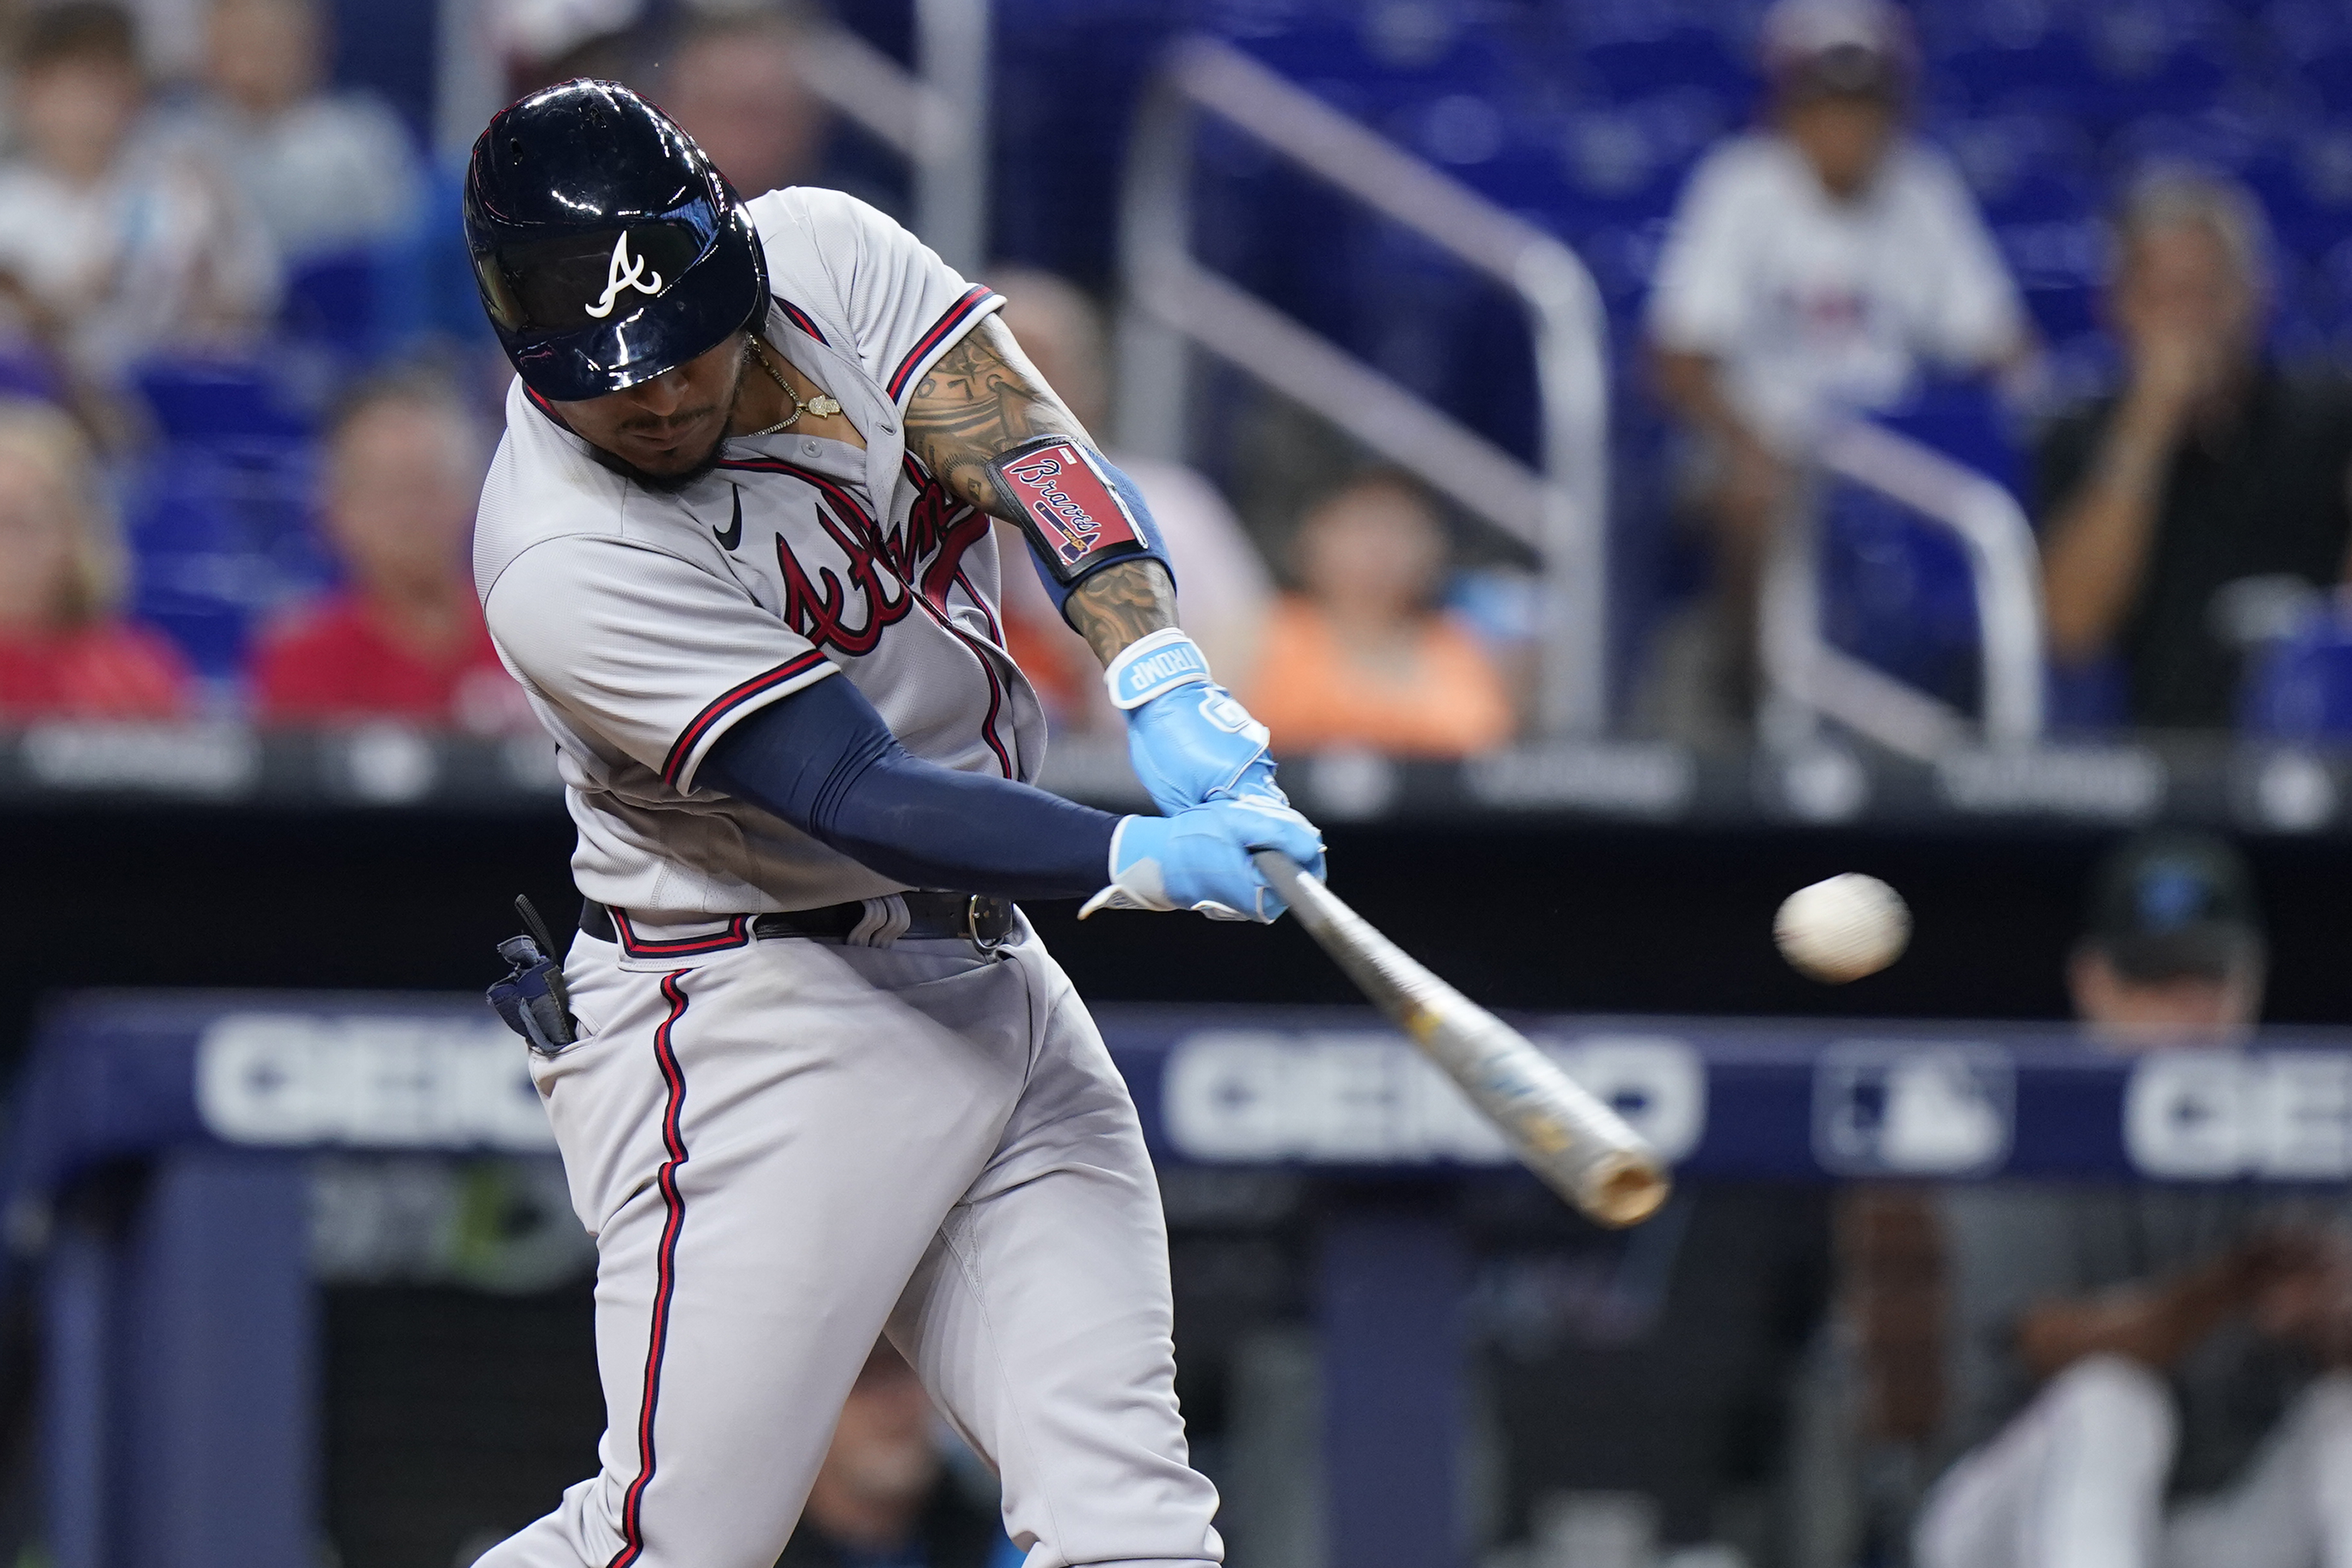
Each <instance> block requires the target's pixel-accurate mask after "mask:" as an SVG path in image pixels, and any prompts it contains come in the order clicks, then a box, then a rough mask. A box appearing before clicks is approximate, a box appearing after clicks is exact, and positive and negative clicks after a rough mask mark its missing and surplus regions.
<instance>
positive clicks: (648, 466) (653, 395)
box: [555, 332, 744, 490]
mask: <svg viewBox="0 0 2352 1568" xmlns="http://www.w3.org/2000/svg"><path fill="white" fill-rule="evenodd" d="M743 359H744V354H743V334H741V333H740V332H738V333H735V334H734V335H732V336H731V337H730V338H728V340H726V341H725V342H723V343H720V344H719V346H718V347H717V348H715V349H713V350H710V351H709V353H706V354H703V355H701V356H699V357H698V358H696V359H691V360H688V361H687V362H686V363H684V364H682V365H680V366H678V367H677V369H676V370H674V371H664V372H662V373H661V374H660V375H657V376H656V377H655V378H654V379H653V380H651V381H649V382H638V383H637V384H636V385H635V386H633V387H630V388H628V389H626V390H625V391H623V392H607V393H606V394H605V395H604V396H603V397H593V398H590V399H588V400H587V401H586V402H560V403H557V404H556V405H555V406H556V408H557V409H558V410H559V411H560V412H561V413H562V415H563V423H566V424H568V425H570V426H571V427H572V430H573V431H574V432H576V433H577V434H579V436H580V438H581V439H582V440H583V441H585V442H587V443H588V444H590V445H592V446H594V447H597V448H600V449H601V450H603V451H604V453H606V454H607V455H611V456H613V457H614V458H617V459H618V460H619V461H620V463H621V465H622V466H623V467H625V469H627V471H628V473H629V476H630V477H632V478H634V479H635V480H637V481H638V482H639V483H640V484H644V485H649V486H653V487H654V488H655V489H656V490H676V489H682V488H684V487H685V486H688V485H690V484H692V483H693V482H694V481H695V480H697V479H698V478H700V477H701V476H703V475H705V474H708V473H709V472H710V470H711V469H712V468H713V467H714V466H715V465H717V464H718V462H719V447H720V445H721V444H724V443H725V441H726V440H727V422H728V421H729V420H730V419H731V418H732V417H733V416H734V413H735V394H736V392H738V391H739V390H740V388H741V386H742V384H743Z"/></svg>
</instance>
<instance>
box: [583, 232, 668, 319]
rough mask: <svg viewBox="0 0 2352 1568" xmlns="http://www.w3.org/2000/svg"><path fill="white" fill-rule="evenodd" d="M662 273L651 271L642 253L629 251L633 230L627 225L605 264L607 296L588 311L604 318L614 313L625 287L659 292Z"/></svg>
mask: <svg viewBox="0 0 2352 1568" xmlns="http://www.w3.org/2000/svg"><path fill="white" fill-rule="evenodd" d="M661 287H662V276H661V274H660V273H658V272H648V271H647V270H646V264H645V260H644V258H643V257H641V256H631V255H630V254H629V231H628V230H626V229H623V230H622V231H621V237H620V238H618V239H616V240H614V242H613V259H612V261H611V262H610V264H608V265H607V266H606V267H605V268H604V298H602V299H599V300H598V301H596V303H595V304H593V305H591V306H589V307H588V308H587V310H588V314H589V315H591V316H593V317H595V318H596V319H598V320H600V321H601V320H603V319H604V318H605V317H607V316H610V315H611V314H612V313H613V302H614V300H616V299H618V298H620V297H621V290H622V289H624V288H634V289H635V290H636V291H637V292H638V293H640V294H659V293H660V292H661Z"/></svg>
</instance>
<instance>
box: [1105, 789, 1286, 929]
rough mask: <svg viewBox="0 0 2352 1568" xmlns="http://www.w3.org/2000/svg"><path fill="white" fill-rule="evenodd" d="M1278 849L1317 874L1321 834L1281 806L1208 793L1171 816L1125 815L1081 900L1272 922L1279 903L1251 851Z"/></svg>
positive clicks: (1107, 905)
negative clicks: (1100, 871) (1096, 888)
mask: <svg viewBox="0 0 2352 1568" xmlns="http://www.w3.org/2000/svg"><path fill="white" fill-rule="evenodd" d="M1258 850H1279V851H1281V852H1283V853H1284V854H1286V855H1288V856H1289V857H1290V858H1291V859H1292V860H1295V861H1297V862H1298V863H1299V864H1300V865H1302V866H1304V867H1305V868H1306V869H1307V874H1308V875H1310V876H1313V877H1315V878H1316V879H1318V881H1319V880H1320V879H1321V878H1322V876H1323V835H1322V834H1321V833H1319V832H1317V831H1315V824H1314V823H1312V822H1310V821H1307V819H1306V818H1305V817H1302V816H1300V815H1299V814H1298V813H1297V811H1295V810H1292V809H1291V808H1289V807H1288V806H1277V805H1276V804H1274V803H1273V802H1272V801H1270V800H1212V801H1210V802H1209V803H1207V804H1206V805H1202V806H1195V807H1193V808H1192V810H1187V811H1179V812H1177V813H1176V814H1175V815H1174V816H1172V817H1127V818H1123V819H1121V821H1120V822H1119V824H1118V831H1117V832H1115V833H1114V834H1113V835H1112V836H1111V841H1110V885H1109V886H1108V887H1106V888H1104V889H1103V890H1102V891H1101V892H1100V893H1097V894H1095V895H1094V896H1093V897H1092V898H1090V899H1088V900H1087V902H1086V906H1085V907H1084V908H1082V909H1080V910H1079V911H1078V918H1079V919H1081V920H1083V919H1085V918H1086V917H1087V915H1092V914H1093V913H1094V912H1095V911H1096V910H1097V909H1192V910H1197V911H1198V912H1200V913H1201V914H1202V915H1207V916H1208V917H1209V918H1210V919H1212V920H1255V921H1258V922H1260V923H1262V924H1265V925H1271V924H1273V923H1274V922H1275V921H1276V920H1279V919H1281V918H1282V912H1283V910H1284V909H1285V908H1286V905H1285V904H1284V903H1283V901H1282V898H1281V896H1280V895H1279V894H1276V892H1275V891H1274V889H1273V888H1272V887H1270V886H1268V885H1267V884H1266V880H1265V876H1264V875H1262V874H1261V873H1259V871H1258V869H1257V865H1256V863H1255V862H1253V861H1252V860H1251V859H1250V855H1251V854H1252V853H1253V852H1255V851H1258Z"/></svg>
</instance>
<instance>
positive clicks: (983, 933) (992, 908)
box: [963, 893, 1013, 953]
mask: <svg viewBox="0 0 2352 1568" xmlns="http://www.w3.org/2000/svg"><path fill="white" fill-rule="evenodd" d="M963 934H964V936H967V937H968V938H970V939H971V945H972V946H975V947H977V948H979V949H980V950H981V951H982V952H983V953H993V952H995V951H996V950H997V949H998V948H999V947H1002V946H1004V944H1005V942H1006V941H1007V940H1009V939H1010V938H1011V937H1012V936H1013V901H1012V900H1011V899H1009V898H997V897H995V896H993V895H992V894H985V893H975V894H972V895H971V897H970V898H968V899H966V900H964V905H963Z"/></svg>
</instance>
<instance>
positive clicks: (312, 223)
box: [180, 0, 421, 262]
mask: <svg viewBox="0 0 2352 1568" xmlns="http://www.w3.org/2000/svg"><path fill="white" fill-rule="evenodd" d="M327 26H328V24H327V18H326V17H324V16H321V15H320V10H319V7H318V5H317V4H316V0H214V3H213V6H212V10H211V14H210V16H209V17H208V18H207V20H206V26H205V76H204V85H205V89H206V91H205V95H204V96H203V98H201V99H199V100H198V101H197V102H196V103H195V104H194V106H192V107H191V108H190V109H189V110H186V111H185V112H184V114H183V115H182V116H181V117H180V120H181V123H180V129H181V130H183V131H184V132H185V133H186V134H187V135H189V136H190V137H191V138H192V139H193V140H194V141H195V142H196V143H197V144H198V145H199V146H201V147H202V148H203V149H204V151H205V152H206V153H207V154H208V155H209V156H210V157H212V158H213V159H214V160H215V162H218V163H219V165H220V166H221V167H222V168H224V169H226V170H227V171H228V172H229V173H230V174H231V175H232V176H233V177H234V178H235V179H236V183H237V185H238V187H239V188H240V189H241V190H242V191H243V193H244V194H245V198H246V200H247V202H248V203H249V204H251V205H252V207H253V209H254V211H255V212H257V213H258V214H260V217H261V220H262V222H263V223H265V224H267V225H268V228H269V233H270V236H271V238H273V239H274V240H275V241H276V242H277V246H278V253H279V254H280V255H281V256H285V257H286V258H287V259H288V260H289V261H290V262H300V261H302V260H304V259H306V258H309V257H310V256H318V255H320V254H323V253H325V252H328V251H333V250H340V249H347V248H350V247H352V246H360V245H364V244H368V243H370V242H373V241H379V240H383V239H387V238H389V237H391V236H393V235H397V234H398V233H400V232H401V231H402V230H403V229H404V227H405V226H406V225H407V224H408V222H409V220H410V217H411V216H412V214H414V212H415V206H416V201H417V193H418V190H419V188H420V184H421V173H420V171H419V169H418V167H417V158H416V150H415V147H413V146H412V145H411V144H410V142H409V139H408V132H407V131H406V130H405V129H404V127H403V126H402V125H401V123H400V119H399V117H398V116H397V115H395V114H394V113H393V111H392V110H390V109H389V108H387V107H386V106H385V105H384V104H383V103H382V102H381V101H379V100H378V99H373V98H371V97H369V96H367V95H365V94H362V93H352V92H329V91H326V90H324V89H323V86H322V84H323V82H324V81H325V78H326V64H327V48H328V38H327Z"/></svg>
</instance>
